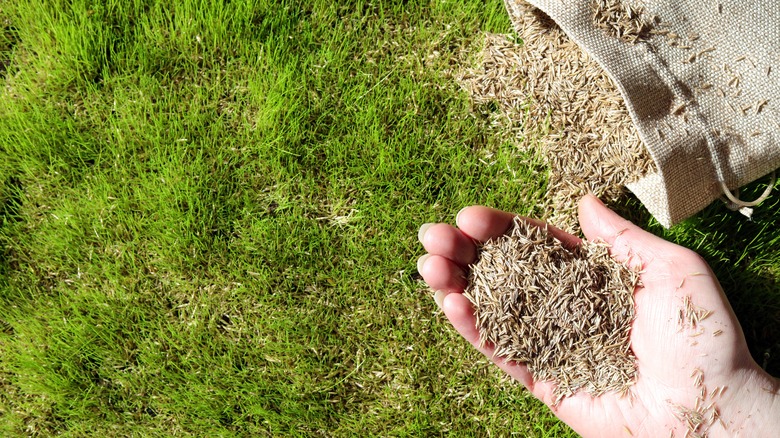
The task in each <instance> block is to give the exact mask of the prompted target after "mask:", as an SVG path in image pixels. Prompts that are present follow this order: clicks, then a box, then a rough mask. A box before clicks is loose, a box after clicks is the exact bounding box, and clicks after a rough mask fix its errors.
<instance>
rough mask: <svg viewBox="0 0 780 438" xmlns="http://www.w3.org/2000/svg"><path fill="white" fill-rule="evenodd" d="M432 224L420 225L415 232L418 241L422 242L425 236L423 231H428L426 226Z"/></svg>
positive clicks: (428, 226)
mask: <svg viewBox="0 0 780 438" xmlns="http://www.w3.org/2000/svg"><path fill="white" fill-rule="evenodd" d="M432 225H433V224H432V223H425V224H422V225H420V231H418V232H417V240H419V241H420V243H423V237H424V236H425V232H426V231H428V228H430V227H431V226H432Z"/></svg>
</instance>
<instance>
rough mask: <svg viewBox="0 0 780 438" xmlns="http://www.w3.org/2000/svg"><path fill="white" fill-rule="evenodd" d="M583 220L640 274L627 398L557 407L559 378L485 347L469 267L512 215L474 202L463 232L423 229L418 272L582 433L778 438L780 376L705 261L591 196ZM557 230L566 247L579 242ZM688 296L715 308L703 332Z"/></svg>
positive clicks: (574, 399) (569, 401) (449, 310)
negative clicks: (772, 372)
mask: <svg viewBox="0 0 780 438" xmlns="http://www.w3.org/2000/svg"><path fill="white" fill-rule="evenodd" d="M579 216H580V226H581V228H582V230H583V233H584V234H585V237H586V238H588V239H589V240H592V241H595V240H602V241H604V242H606V243H608V244H610V245H611V254H612V256H613V257H614V258H615V259H616V260H617V261H618V262H628V263H629V264H631V265H633V266H635V267H637V268H638V269H640V270H641V273H640V279H641V283H642V285H641V286H639V287H637V289H636V290H635V292H634V301H635V306H636V319H635V320H634V322H633V325H632V329H631V347H632V350H633V352H634V354H635V356H636V365H637V379H636V383H635V385H634V386H633V387H632V388H631V392H630V395H628V396H624V397H621V396H620V395H619V394H616V393H606V394H603V395H601V396H599V397H592V396H591V395H589V394H587V393H583V392H579V393H577V394H575V395H573V396H571V397H567V398H565V399H563V400H562V401H560V403H558V404H557V405H555V406H553V402H554V401H555V398H554V396H553V389H554V384H553V383H551V382H543V381H534V380H533V378H532V377H531V374H530V373H529V371H528V369H527V368H526V367H525V365H524V364H521V363H515V362H507V361H505V360H503V359H501V358H499V357H494V356H493V347H492V346H491V345H489V344H486V345H484V346H483V347H481V348H480V346H479V332H478V330H477V328H476V325H475V322H476V321H475V318H474V311H473V307H472V305H471V303H470V302H469V301H468V300H467V299H466V298H465V297H464V296H463V295H462V292H463V290H464V289H465V287H466V286H467V280H466V278H467V277H468V266H469V265H470V264H472V263H474V262H475V261H476V259H477V244H476V243H475V242H484V241H487V240H488V239H490V238H494V237H498V236H501V235H503V234H504V233H505V232H506V231H507V230H508V229H509V228H510V226H511V224H512V219H513V217H514V215H513V214H510V213H506V212H502V211H498V210H493V209H489V208H487V207H480V206H474V207H468V208H465V209H463V210H462V211H461V212H460V213H459V214H458V217H457V218H456V223H457V228H456V227H453V226H451V225H447V224H426V225H424V226H423V227H421V229H420V233H419V238H420V241H421V242H422V244H423V246H424V247H425V249H426V251H427V252H428V254H426V255H424V256H422V257H421V258H420V259H419V260H418V263H417V266H418V271H419V272H420V274H421V275H422V277H423V278H424V279H425V281H426V283H428V285H429V286H430V287H431V288H432V289H433V290H435V291H436V294H435V299H436V302H437V304H438V305H439V306H440V307H441V308H442V310H443V311H444V314H445V315H446V316H447V318H448V319H449V320H450V322H451V323H452V325H453V326H454V327H455V329H456V330H457V331H458V332H459V333H460V334H461V335H462V336H463V337H464V338H466V340H467V341H469V342H470V343H471V344H472V345H474V346H475V347H476V348H477V349H479V350H480V351H481V352H482V353H484V354H485V355H486V356H488V357H489V358H491V359H492V360H493V361H494V362H495V363H496V365H498V366H499V367H500V368H501V369H503V370H504V371H506V372H507V373H508V374H509V375H510V376H512V377H513V378H515V379H516V380H518V381H520V382H521V383H522V384H523V385H525V386H526V388H528V390H529V391H531V393H533V394H534V396H536V397H537V398H538V399H540V400H541V401H542V402H544V403H545V404H547V405H548V406H549V407H550V409H552V410H553V412H554V413H555V415H557V416H558V417H559V418H560V419H561V420H562V421H564V422H565V423H567V424H568V425H569V426H571V427H572V428H573V429H574V430H575V431H577V432H578V433H580V434H581V435H582V436H584V437H590V436H594V437H595V436H598V437H603V436H609V437H611V436H647V437H667V436H677V437H683V436H705V435H706V436H712V437H716V436H727V437H732V436H739V435H752V436H777V434H778V431H779V430H780V401H778V399H779V397H778V395H777V393H778V386H779V385H778V381H777V380H776V379H774V378H772V377H771V376H769V375H768V374H767V373H765V372H764V371H763V370H762V369H761V368H760V367H759V366H758V365H757V364H756V363H755V361H754V360H753V359H752V357H751V356H750V353H749V351H748V348H747V344H746V342H745V337H744V335H743V333H742V329H741V327H740V325H739V322H738V321H737V319H736V317H735V315H734V312H733V310H732V309H731V306H730V305H729V303H728V301H727V299H726V297H725V295H724V293H723V291H722V289H721V287H720V284H719V283H718V281H717V279H716V278H715V275H714V274H713V272H712V271H711V270H710V268H709V266H708V265H707V264H706V262H704V261H703V260H702V259H701V257H699V256H698V255H697V254H696V253H695V252H693V251H691V250H688V249H686V248H683V247H680V246H677V245H674V244H672V243H670V242H667V241H665V240H663V239H661V238H659V237H657V236H654V235H652V234H650V233H648V232H646V231H644V230H642V229H640V228H639V227H637V226H636V225H634V224H632V223H630V222H628V221H626V220H624V219H622V218H621V217H619V216H618V215H617V214H615V213H614V212H612V211H611V210H609V209H608V208H606V207H605V206H604V204H602V203H601V201H599V200H598V199H597V198H595V197H593V196H590V195H589V196H586V197H584V198H583V199H582V200H581V202H580V207H579ZM529 221H531V222H532V223H534V224H537V225H541V222H538V221H534V220H530V219H529ZM551 231H552V232H553V234H554V235H555V236H556V237H557V238H558V239H559V240H561V241H563V242H564V243H565V244H569V245H576V244H577V243H578V242H579V239H578V238H576V237H574V236H572V235H569V234H566V233H564V232H562V231H560V230H556V229H553V228H552V227H551ZM686 297H689V299H690V301H691V302H692V304H693V305H694V306H695V307H697V308H700V309H704V310H707V311H710V312H711V313H710V315H709V317H707V318H706V319H704V320H703V321H700V322H699V323H698V324H697V326H696V327H695V328H691V327H684V326H683V324H681V321H680V311H681V309H684V303H685V300H686ZM670 431H671V433H672V434H673V435H670Z"/></svg>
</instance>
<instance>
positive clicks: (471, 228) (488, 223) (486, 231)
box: [455, 205, 580, 247]
mask: <svg viewBox="0 0 780 438" xmlns="http://www.w3.org/2000/svg"><path fill="white" fill-rule="evenodd" d="M515 216H516V215H514V214H512V213H507V212H505V211H501V210H496V209H493V208H489V207H483V206H480V205H475V206H472V207H466V208H464V209H463V210H461V211H460V212H459V213H458V217H457V218H456V219H455V222H456V223H457V224H458V228H460V230H461V231H462V232H463V233H464V234H466V235H467V236H469V237H471V238H472V239H474V240H476V241H477V242H486V241H488V240H490V239H494V238H496V237H499V236H502V235H504V234H506V232H507V231H508V230H509V229H510V227H511V226H512V221H513V220H514V218H515ZM523 220H525V221H527V222H529V223H531V224H533V225H535V226H537V227H544V226H545V223H544V222H542V221H540V220H536V219H530V218H523ZM548 229H549V230H550V232H551V233H552V234H553V236H555V238H557V239H558V240H560V241H561V242H563V244H564V245H566V246H569V247H574V246H577V245H579V244H580V239H578V238H577V237H575V236H572V235H571V234H568V233H566V232H564V231H561V230H559V229H557V228H555V227H553V226H549V225H548Z"/></svg>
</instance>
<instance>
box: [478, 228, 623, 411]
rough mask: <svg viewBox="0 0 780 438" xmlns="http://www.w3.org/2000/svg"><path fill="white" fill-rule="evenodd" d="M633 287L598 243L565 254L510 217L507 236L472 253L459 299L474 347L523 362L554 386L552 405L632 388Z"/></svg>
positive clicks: (558, 244) (544, 232) (552, 241)
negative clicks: (469, 316) (474, 329)
mask: <svg viewBox="0 0 780 438" xmlns="http://www.w3.org/2000/svg"><path fill="white" fill-rule="evenodd" d="M637 282H638V276H637V274H636V273H635V272H634V271H632V270H630V269H628V268H627V267H625V266H623V265H621V264H619V263H617V262H616V261H614V260H613V259H612V258H611V257H610V255H609V253H608V246H607V245H606V244H603V243H595V242H588V241H583V242H582V245H581V246H579V247H577V248H573V249H572V248H567V247H565V246H564V245H563V244H562V243H561V242H560V241H559V240H557V239H556V238H555V237H553V236H552V235H551V234H550V233H549V232H548V230H547V229H546V228H539V227H536V226H533V225H530V224H528V223H527V222H525V221H523V220H521V219H519V218H516V219H515V221H514V226H513V228H512V230H511V231H510V232H509V233H507V234H506V235H504V236H502V237H499V238H497V239H493V240H490V241H488V242H486V243H485V244H484V245H482V247H481V248H480V255H479V260H478V261H477V263H476V264H474V265H473V266H472V267H471V273H470V277H469V286H468V287H467V289H466V291H465V296H466V297H467V298H468V299H469V300H470V301H471V302H472V304H473V305H474V308H475V314H476V317H477V326H478V327H479V331H480V342H482V343H483V344H484V343H486V342H489V343H492V344H493V345H495V348H496V350H495V354H496V356H500V357H503V358H505V359H507V360H512V361H519V362H524V363H526V365H527V366H528V370H529V371H530V372H531V374H532V375H533V378H534V379H535V380H537V381H553V382H555V383H556V384H557V387H556V389H555V396H556V403H557V402H558V401H560V400H561V399H562V398H563V397H567V396H569V395H572V394H573V393H575V392H577V391H579V390H584V391H587V392H588V393H590V394H592V395H593V396H598V395H600V394H603V393H604V392H607V391H617V392H620V393H625V392H626V391H627V390H628V388H629V387H630V386H631V385H632V384H633V382H634V380H635V374H636V367H635V358H634V354H633V352H632V351H631V345H630V342H629V332H630V329H631V323H632V321H633V320H634V301H633V291H634V288H635V287H636V285H637Z"/></svg>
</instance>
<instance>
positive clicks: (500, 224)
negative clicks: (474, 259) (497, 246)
mask: <svg viewBox="0 0 780 438" xmlns="http://www.w3.org/2000/svg"><path fill="white" fill-rule="evenodd" d="M514 217H515V215H513V214H511V213H507V212H505V211H501V210H496V209H493V208H489V207H483V206H481V205H475V206H471V207H466V208H464V209H463V210H461V211H460V212H458V216H457V217H456V218H455V223H456V224H457V225H458V228H460V230H461V231H463V233H465V234H466V235H467V236H469V237H471V238H472V239H474V240H476V241H477V242H486V241H488V240H490V239H493V238H495V237H498V236H502V235H504V233H506V232H507V230H509V227H511V226H512V220H513V219H514Z"/></svg>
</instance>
